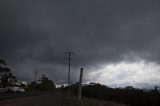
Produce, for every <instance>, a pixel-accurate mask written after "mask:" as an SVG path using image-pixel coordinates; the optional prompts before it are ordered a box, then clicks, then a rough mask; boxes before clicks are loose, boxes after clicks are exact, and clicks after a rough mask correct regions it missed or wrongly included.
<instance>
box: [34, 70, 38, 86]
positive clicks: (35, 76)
mask: <svg viewBox="0 0 160 106" xmlns="http://www.w3.org/2000/svg"><path fill="white" fill-rule="evenodd" d="M37 75H38V69H37V68H36V70H35V72H34V78H35V82H36V83H37Z"/></svg>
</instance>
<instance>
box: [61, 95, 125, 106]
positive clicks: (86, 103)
mask: <svg viewBox="0 0 160 106" xmlns="http://www.w3.org/2000/svg"><path fill="white" fill-rule="evenodd" d="M62 99H63V100H62V101H63V106H127V105H123V104H119V103H115V102H111V101H100V100H95V99H89V98H82V100H81V101H79V100H78V98H77V97H76V96H67V95H64V94H63V95H62Z"/></svg>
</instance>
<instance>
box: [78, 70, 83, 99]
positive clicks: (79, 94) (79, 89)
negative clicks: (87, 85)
mask: <svg viewBox="0 0 160 106" xmlns="http://www.w3.org/2000/svg"><path fill="white" fill-rule="evenodd" d="M82 77H83V68H81V70H80V76H79V84H78V99H79V100H81V92H82Z"/></svg>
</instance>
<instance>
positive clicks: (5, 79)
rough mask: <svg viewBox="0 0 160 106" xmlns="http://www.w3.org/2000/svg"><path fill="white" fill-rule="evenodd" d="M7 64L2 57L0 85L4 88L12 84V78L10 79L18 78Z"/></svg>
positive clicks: (0, 62)
mask: <svg viewBox="0 0 160 106" xmlns="http://www.w3.org/2000/svg"><path fill="white" fill-rule="evenodd" d="M6 65H7V64H6V62H5V61H4V60H3V59H0V86H1V87H3V88H6V87H7V86H11V85H12V80H9V79H11V78H12V79H16V77H15V76H13V75H12V73H11V70H10V68H8V67H6Z"/></svg>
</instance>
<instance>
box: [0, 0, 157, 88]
mask: <svg viewBox="0 0 160 106" xmlns="http://www.w3.org/2000/svg"><path fill="white" fill-rule="evenodd" d="M66 51H71V52H75V55H74V56H72V61H71V66H72V67H71V82H72V83H74V82H77V81H78V78H79V70H80V68H81V67H84V78H83V82H84V83H85V82H91V81H94V82H99V83H103V84H106V85H108V86H112V87H115V86H126V85H134V86H139V85H145V84H146V83H149V84H160V77H159V76H160V1H159V0H1V1H0V58H2V59H5V60H6V62H7V63H8V66H9V67H10V68H11V69H12V72H13V73H14V75H15V76H17V77H18V78H19V79H22V80H28V81H31V80H33V79H34V71H35V70H36V68H37V69H38V74H39V76H40V75H41V74H46V75H47V76H48V77H49V78H50V79H52V80H54V82H55V83H56V84H66V83H67V72H68V67H67V60H66V58H67V57H66V56H65V52H66Z"/></svg>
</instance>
